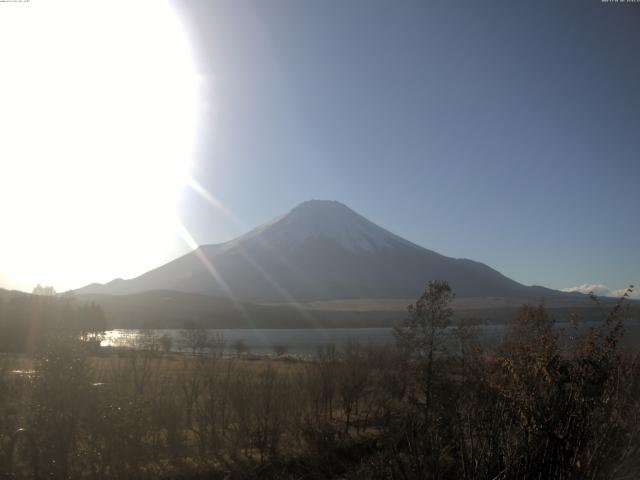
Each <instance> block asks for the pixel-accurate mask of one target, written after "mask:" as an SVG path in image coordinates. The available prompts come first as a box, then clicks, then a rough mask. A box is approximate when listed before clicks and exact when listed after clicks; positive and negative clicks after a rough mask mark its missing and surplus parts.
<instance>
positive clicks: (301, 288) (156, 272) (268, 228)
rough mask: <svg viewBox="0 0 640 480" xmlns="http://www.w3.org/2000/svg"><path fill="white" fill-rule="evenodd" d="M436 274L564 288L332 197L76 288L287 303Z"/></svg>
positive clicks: (385, 289)
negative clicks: (519, 275) (403, 232)
mask: <svg viewBox="0 0 640 480" xmlns="http://www.w3.org/2000/svg"><path fill="white" fill-rule="evenodd" d="M435 279H445V280H448V281H449V283H450V284H451V285H452V288H453V289H454V291H455V292H456V293H457V294H458V295H462V296H506V297H510V296H511V297H513V296H518V297H530V296H536V297H541V296H542V297H544V296H556V295H562V293H561V292H557V291H554V290H551V289H547V288H545V287H536V286H533V287H529V286H525V285H522V284H520V283H518V282H516V281H514V280H512V279H510V278H508V277H506V276H504V275H503V274H502V273H500V272H498V271H497V270H495V269H493V268H491V267H490V266H488V265H486V264H484V263H481V262H477V261H475V260H471V259H467V258H452V257H447V256H445V255H442V254H439V253H437V252H435V251H432V250H429V249H427V248H425V247H422V246H420V245H417V244H415V243H413V242H411V241H409V240H406V239H404V238H402V237H400V236H398V235H396V234H394V233H392V232H390V231H388V230H386V229H384V228H382V227H380V226H378V225H376V224H375V223H373V222H371V221H370V220H368V219H366V218H365V217H363V216H362V215H360V214H358V213H357V212H355V211H353V210H352V209H350V208H349V207H348V206H346V205H344V204H342V203H340V202H336V201H330V200H310V201H306V202H303V203H301V204H299V205H297V206H296V207H294V208H293V209H291V210H290V211H289V212H288V213H286V214H284V215H281V216H279V217H276V218H275V219H273V220H271V221H270V222H267V223H265V224H262V225H260V226H258V227H256V228H254V229H252V230H251V231H249V232H247V233H245V234H244V235H241V236H239V237H237V238H235V239H232V240H230V241H228V242H223V243H218V244H204V245H201V246H199V247H198V248H197V249H195V250H194V251H192V252H189V253H187V254H185V255H183V256H181V257H178V258H176V259H174V260H172V261H171V262H168V263H166V264H164V265H161V266H159V267H157V268H155V269H152V270H150V271H149V272H146V273H144V274H142V275H140V276H138V277H135V278H133V279H130V280H122V279H115V280H112V281H111V282H108V283H106V284H91V285H87V286H85V287H83V288H81V289H78V290H77V291H76V292H77V293H81V294H82V293H106V294H130V293H139V292H144V291H150V290H163V289H168V290H177V291H182V292H187V293H200V294H211V295H223V296H227V297H229V298H237V299H238V300H241V301H249V302H258V303H283V302H308V301H317V300H332V299H341V298H345V299H346V298H384V297H386V298H412V297H415V296H417V295H418V294H419V293H420V291H421V290H422V289H423V288H424V286H425V285H426V283H427V282H428V281H429V280H435Z"/></svg>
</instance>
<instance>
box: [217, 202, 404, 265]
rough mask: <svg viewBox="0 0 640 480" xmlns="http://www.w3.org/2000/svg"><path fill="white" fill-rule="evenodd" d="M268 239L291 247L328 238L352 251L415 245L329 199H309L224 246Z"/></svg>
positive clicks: (276, 244) (279, 245)
mask: <svg viewBox="0 0 640 480" xmlns="http://www.w3.org/2000/svg"><path fill="white" fill-rule="evenodd" d="M258 237H259V238H261V239H265V238H266V239H268V240H269V244H270V245H271V246H277V247H280V248H291V247H294V246H297V245H302V244H303V243H304V242H305V241H306V240H307V239H310V238H316V237H320V238H328V239H330V240H332V241H334V242H336V243H338V244H339V245H340V246H341V247H342V248H344V249H345V250H348V251H350V252H370V253H373V252H376V251H378V250H382V249H385V248H394V247H397V246H398V244H401V245H406V246H409V245H411V246H415V245H414V244H412V243H411V242H409V241H407V240H405V239H403V238H401V237H398V236H397V235H394V234H393V233H391V232H389V231H387V230H385V229H383V228H381V227H379V226H377V225H376V224H374V223H373V222H370V221H369V220H367V219H366V218H364V217H363V216H361V215H359V214H357V213H356V212H354V211H353V210H351V209H350V208H349V207H347V206H346V205H343V204H342V203H340V202H336V201H330V200H310V201H308V202H304V203H302V204H300V205H298V206H297V207H296V208H294V209H293V210H291V211H290V212H289V213H287V214H285V215H283V216H281V217H278V218H276V219H275V220H273V221H272V222H269V223H267V224H264V225H261V226H260V227H258V228H255V229H254V230H252V231H251V232H249V233H247V234H245V235H243V236H241V237H239V238H237V239H235V240H233V241H231V242H228V244H225V250H226V249H229V248H232V247H235V246H238V245H241V244H242V243H244V242H246V241H248V240H250V239H252V238H258Z"/></svg>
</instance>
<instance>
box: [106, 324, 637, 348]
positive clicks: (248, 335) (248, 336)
mask: <svg viewBox="0 0 640 480" xmlns="http://www.w3.org/2000/svg"><path fill="white" fill-rule="evenodd" d="M584 325H585V326H594V325H596V324H595V323H592V322H588V323H586V324H584ZM557 327H558V328H563V329H565V330H566V331H567V332H571V331H572V329H571V327H570V325H569V324H568V323H565V322H560V323H558V324H557ZM476 328H477V332H478V337H479V338H480V340H481V341H482V342H483V343H494V342H496V341H498V340H499V339H500V338H501V337H502V336H503V335H504V333H505V328H506V326H505V325H503V324H500V325H483V326H479V327H476ZM625 331H626V335H625V337H624V338H623V342H622V344H623V345H624V346H627V347H631V348H632V349H634V350H635V349H637V348H638V346H639V344H640V322H639V321H638V320H637V319H635V320H629V321H627V322H626V323H625ZM150 332H153V334H154V335H155V336H158V337H159V336H162V335H168V336H169V337H171V339H172V343H173V347H172V350H173V351H186V350H187V349H185V348H184V347H183V346H182V341H181V330H175V329H166V330H152V331H150ZM209 333H210V334H211V335H212V336H213V335H216V334H218V335H222V336H223V338H224V340H225V351H224V353H225V354H233V353H234V348H233V345H234V343H235V342H237V341H238V340H242V341H243V342H244V344H245V345H246V346H247V348H248V353H251V354H253V355H260V356H262V355H273V354H274V348H275V347H276V346H283V347H285V348H286V351H287V353H288V354H291V355H315V354H316V353H317V351H318V347H321V346H327V345H334V346H335V347H336V348H338V349H340V348H342V347H344V346H345V345H346V344H347V343H348V342H350V341H357V342H359V343H360V344H362V345H376V346H379V345H387V344H392V343H393V342H394V341H395V339H394V337H393V329H391V328H329V329H215V330H209ZM144 336H145V332H144V331H141V330H127V329H118V330H109V331H107V332H106V334H105V337H104V340H103V341H102V346H105V347H109V346H112V347H131V348H135V347H138V346H140V345H141V344H143V340H144Z"/></svg>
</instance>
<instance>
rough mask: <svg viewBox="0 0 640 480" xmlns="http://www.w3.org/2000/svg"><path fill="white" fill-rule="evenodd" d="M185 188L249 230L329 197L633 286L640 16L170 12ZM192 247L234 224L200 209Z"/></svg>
mask: <svg viewBox="0 0 640 480" xmlns="http://www.w3.org/2000/svg"><path fill="white" fill-rule="evenodd" d="M173 5H174V6H175V7H176V8H177V9H178V11H179V14H180V18H181V20H182V21H183V22H184V23H183V24H184V25H185V27H186V28H187V31H188V37H189V41H190V42H191V45H192V48H193V52H194V55H195V61H196V68H197V71H198V74H199V75H200V95H201V98H202V100H203V102H205V104H206V109H205V110H204V112H203V113H202V116H201V119H200V124H199V135H198V143H197V148H196V171H195V174H194V175H195V177H196V179H197V180H198V181H199V182H200V183H201V184H202V185H203V186H205V187H206V188H207V189H208V190H209V191H210V192H211V193H213V194H214V195H215V196H216V197H217V199H219V200H220V201H221V202H223V203H224V204H225V205H226V206H227V208H228V209H229V210H230V211H231V212H233V213H234V214H235V215H236V216H237V218H239V219H240V220H241V221H242V222H244V224H246V225H247V226H253V225H255V224H257V223H260V222H263V221H266V220H268V219H270V218H271V217H274V216H276V215H279V214H281V213H283V212H285V211H287V210H289V209H290V208H291V207H293V206H294V205H296V204H297V203H299V202H301V201H303V200H307V199H311V198H318V199H336V200H339V201H341V202H343V203H346V204H347V205H349V206H351V207H352V208H353V209H355V210H356V211H358V212H359V213H361V214H363V215H365V216H366V217H368V218H370V219H371V220H373V221H375V222H376V223H379V224H380V225H382V226H383V227H385V228H388V229H390V230H391V231H393V232H395V233H397V234H399V235H401V236H404V237H406V238H408V239H410V240H412V241H414V242H416V243H418V244H420V245H423V246H425V247H427V248H430V249H433V250H436V251H438V252H440V253H443V254H446V255H450V256H455V257H467V258H472V259H475V260H478V261H482V262H484V263H487V264H489V265H491V266H493V267H494V268H496V269H498V270H500V271H501V272H503V273H504V274H506V275H507V276H510V277H512V278H514V279H515V280H518V281H520V282H523V283H525V284H541V285H546V286H550V287H554V288H562V287H570V286H574V285H581V284H587V283H588V284H591V283H601V284H606V285H608V286H609V287H610V288H620V287H623V286H625V285H627V284H629V283H632V282H640V252H639V246H640V245H639V243H640V222H639V221H638V213H637V210H638V207H639V206H640V188H639V186H640V155H639V154H640V54H639V52H640V4H620V3H617V4H612V3H608V4H607V3H601V2H600V1H598V0H575V1H562V2H558V1H555V0H549V1H530V2H517V3H516V2H512V1H489V2H476V1H456V2H452V1H414V2H411V1H402V2H392V1H373V0H367V1H349V0H346V1H315V2H311V1H298V0H291V1H275V0H269V1H255V2H248V1H208V0H202V1H175V2H173ZM182 217H183V220H184V222H185V225H186V226H187V227H188V229H189V230H190V231H191V232H192V234H193V235H194V237H195V238H196V240H197V241H198V242H199V243H213V242H218V241H223V240H227V239H229V238H231V237H232V236H234V235H236V234H239V233H241V232H242V230H243V228H242V227H239V226H237V225H236V224H234V223H233V222H232V221H230V220H229V219H228V217H225V216H224V215H222V214H221V213H220V212H219V211H216V209H214V208H211V206H209V205H208V204H207V203H206V202H205V201H203V200H202V199H199V198H197V196H196V195H194V194H189V195H187V198H185V201H184V203H183V207H182Z"/></svg>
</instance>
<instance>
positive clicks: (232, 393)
mask: <svg viewBox="0 0 640 480" xmlns="http://www.w3.org/2000/svg"><path fill="white" fill-rule="evenodd" d="M451 298H452V292H451V290H450V289H449V287H448V285H447V284H446V283H443V282H433V283H431V284H430V285H429V287H428V288H427V290H426V291H425V293H424V295H423V296H422V297H421V298H420V299H418V301H417V302H416V303H415V304H414V305H413V306H412V307H411V308H410V309H409V311H408V315H407V318H406V320H405V321H404V322H402V323H401V324H400V325H398V327H397V330H396V338H397V345H396V346H395V347H370V346H364V345H360V344H357V343H350V344H349V345H347V346H346V347H345V348H343V349H340V350H337V349H335V348H333V347H331V346H325V347H323V348H321V349H319V352H318V356H317V357H316V358H315V359H313V360H312V361H308V362H293V361H273V360H272V361H269V360H261V361H254V362H251V361H246V360H241V359H223V358H220V357H212V356H191V355H175V354H166V353H161V352H160V351H158V350H156V351H154V350H153V349H149V350H145V351H121V352H119V353H118V354H117V355H112V356H101V357H95V356H92V355H90V353H89V352H88V351H87V349H86V347H85V344H83V343H82V342H81V341H78V340H77V339H76V337H72V338H58V339H56V340H52V341H51V342H50V343H49V344H48V346H47V349H46V350H45V351H43V352H42V353H41V354H40V355H39V356H38V360H37V362H36V364H35V368H34V371H33V372H32V373H29V374H27V375H12V374H11V372H10V368H11V367H9V366H8V365H9V363H6V364H5V365H6V366H5V368H4V370H3V369H2V367H1V364H0V444H1V445H5V446H6V445H10V443H11V442H10V439H11V435H12V432H14V431H15V430H16V429H17V428H18V427H25V428H26V429H27V430H26V431H27V432H29V433H28V434H25V435H23V436H22V437H19V438H22V440H21V442H22V444H21V445H22V447H23V448H22V450H20V449H19V448H18V449H17V450H16V451H17V452H18V453H17V454H16V455H14V456H12V455H11V449H10V448H8V447H5V448H4V449H3V450H2V452H3V453H2V455H1V456H0V472H2V471H3V469H4V471H7V470H8V469H9V465H10V464H13V465H14V467H13V470H14V471H17V472H18V473H19V474H24V475H27V476H28V475H31V474H32V472H33V469H34V467H37V469H38V471H39V473H40V476H41V477H43V478H59V479H67V478H89V479H109V478H113V479H129V478H184V479H187V478H202V479H204V478H207V479H209V478H230V479H233V478H239V479H240V478H274V479H275V478H282V479H285V478H287V479H288V478H291V479H302V478H305V479H328V478H345V479H388V478H391V479H394V478H399V479H424V478H429V479H431V478H433V479H482V480H490V479H491V480H492V479H505V480H506V479H523V480H524V479H601V478H602V479H623V478H637V477H638V474H639V472H640V455H639V454H640V437H639V435H640V364H639V363H638V359H637V357H635V356H633V355H631V354H627V353H625V352H622V351H621V350H620V347H619V341H620V339H621V338H622V336H623V333H624V323H623V321H624V317H625V308H624V301H621V302H620V303H618V304H616V306H614V307H613V309H611V310H610V311H608V312H607V313H606V314H605V315H604V318H603V319H602V322H601V323H600V324H599V325H598V326H597V327H594V328H584V327H583V328H580V325H579V323H580V322H579V319H576V322H575V323H576V325H575V330H573V329H572V330H571V331H568V332H560V331H558V328H557V326H556V325H555V322H554V319H553V318H552V317H551V316H550V315H549V313H548V312H547V311H546V310H545V309H544V308H543V307H541V306H524V307H523V308H522V309H521V310H520V311H519V312H518V314H517V315H516V317H515V318H514V319H513V322H512V323H511V325H510V327H509V329H508V331H507V333H506V335H505V337H504V338H503V339H502V341H500V342H499V343H498V344H497V345H494V346H490V347H486V346H482V344H481V343H480V342H479V341H478V336H477V332H476V331H475V327H473V326H472V325H465V324H462V325H458V326H456V327H453V328H447V327H450V321H451V315H452V312H451V309H450V307H449V302H450V300H451ZM561 336H564V337H565V338H566V337H570V338H571V341H570V342H567V341H560V337H561ZM196 344H197V342H196V341H195V340H194V342H193V345H196ZM9 360H10V359H7V360H6V362H9ZM29 439H31V440H32V441H33V443H34V445H35V446H36V451H37V454H38V455H37V459H34V457H33V456H32V455H31V452H30V449H29V448H28V446H29V441H28V440H29ZM19 443H20V442H19ZM34 464H35V465H34Z"/></svg>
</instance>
